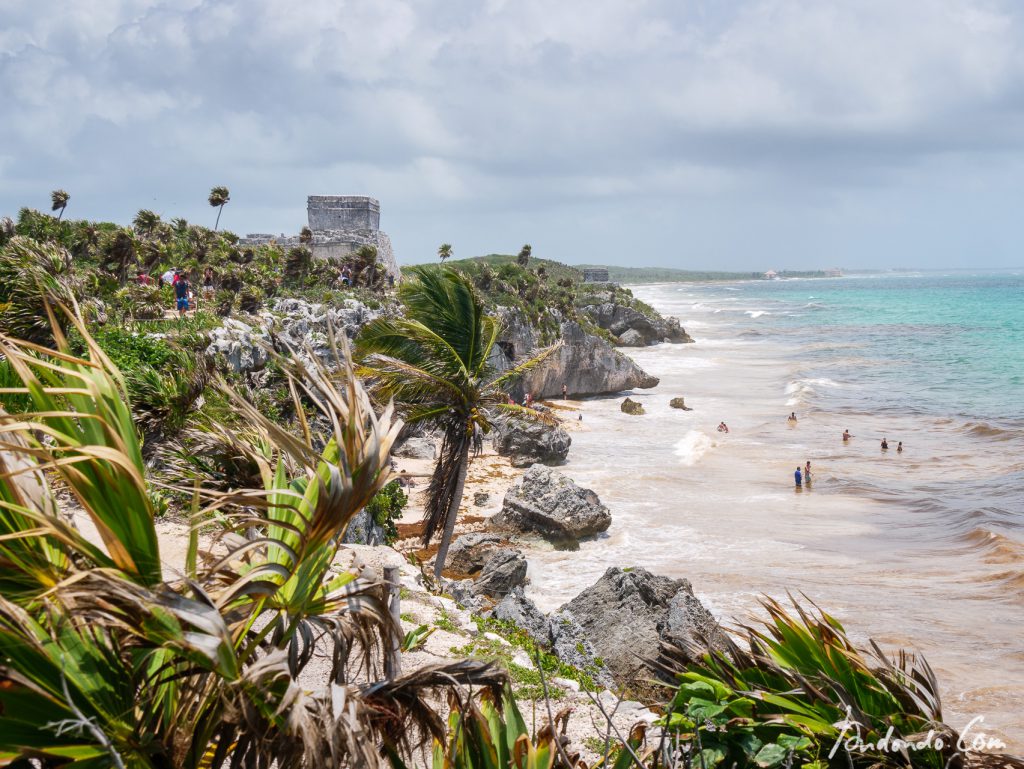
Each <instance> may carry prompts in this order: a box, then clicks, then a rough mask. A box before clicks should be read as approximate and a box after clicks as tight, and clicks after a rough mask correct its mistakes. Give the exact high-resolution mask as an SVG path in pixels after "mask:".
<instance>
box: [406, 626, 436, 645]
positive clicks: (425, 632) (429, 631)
mask: <svg viewBox="0 0 1024 769" xmlns="http://www.w3.org/2000/svg"><path fill="white" fill-rule="evenodd" d="M436 629H437V628H432V627H430V626H428V625H420V626H419V627H417V628H414V629H413V630H410V631H409V632H408V633H406V634H405V638H404V639H402V651H403V652H414V651H418V650H419V649H422V648H423V646H424V644H426V642H427V639H428V638H430V636H431V635H433V634H434V631H435V630H436Z"/></svg>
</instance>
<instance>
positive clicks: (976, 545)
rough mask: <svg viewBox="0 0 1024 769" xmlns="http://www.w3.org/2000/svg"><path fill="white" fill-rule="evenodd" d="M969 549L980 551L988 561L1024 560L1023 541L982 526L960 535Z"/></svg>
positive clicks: (999, 562) (1002, 562)
mask: <svg viewBox="0 0 1024 769" xmlns="http://www.w3.org/2000/svg"><path fill="white" fill-rule="evenodd" d="M961 540H962V541H963V542H964V543H966V545H967V548H968V549H969V550H974V551H976V552H979V553H982V554H983V557H984V558H985V560H986V561H988V562H989V563H996V564H1011V563H1022V562H1024V543H1022V542H1018V541H1017V540H1015V539H1011V538H1010V537H1008V536H1007V535H1005V534H999V533H998V532H995V531H991V530H989V529H986V528H984V527H981V526H979V527H977V528H974V529H971V530H970V531H968V532H967V533H966V534H964V535H963V536H962V537H961Z"/></svg>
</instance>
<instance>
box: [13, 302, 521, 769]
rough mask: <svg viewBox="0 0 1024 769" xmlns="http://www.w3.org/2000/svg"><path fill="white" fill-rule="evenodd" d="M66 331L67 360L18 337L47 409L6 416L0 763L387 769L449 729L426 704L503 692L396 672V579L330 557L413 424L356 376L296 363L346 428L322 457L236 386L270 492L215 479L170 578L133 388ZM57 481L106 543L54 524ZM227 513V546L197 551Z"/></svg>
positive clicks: (299, 379) (23, 361) (296, 375)
mask: <svg viewBox="0 0 1024 769" xmlns="http://www.w3.org/2000/svg"><path fill="white" fill-rule="evenodd" d="M69 322H70V323H71V324H72V325H73V326H74V327H75V328H76V330H77V332H78V334H79V335H80V336H81V338H82V339H83V340H84V342H85V345H86V354H85V356H84V357H77V356H76V355H74V354H73V351H72V349H71V346H70V344H69V342H68V340H67V339H66V338H65V337H64V335H63V334H62V333H61V332H60V330H59V328H58V329H55V331H54V335H55V340H56V344H57V348H58V349H56V350H52V351H47V350H44V349H41V348H39V347H36V346H33V345H30V344H27V343H23V342H19V341H16V340H13V339H11V338H10V337H9V336H5V335H0V353H2V355H3V356H4V357H5V358H6V359H7V360H8V361H10V364H11V366H12V367H13V369H14V370H15V371H16V372H17V374H18V376H19V378H20V379H21V382H22V385H23V386H22V387H21V388H20V391H19V394H21V395H25V396H28V397H30V398H31V400H32V408H33V410H32V411H29V412H26V413H24V414H12V415H0V564H2V567H3V568H0V712H2V713H3V715H4V717H3V718H2V719H0V764H3V765H7V764H11V763H18V762H21V763H22V764H23V765H24V763H25V762H26V761H28V760H29V759H31V760H34V761H36V762H37V763H42V764H43V765H47V766H55V765H62V766H81V767H83V769H85V768H86V767H99V766H119V767H133V768H136V767H137V768H138V769H163V768H164V767H170V766H173V767H184V768H186V769H187V768H190V767H195V768H196V769H198V768H199V767H220V766H225V765H230V766H239V767H241V766H245V767H257V768H260V769H262V768H264V767H267V768H269V767H271V766H276V767H282V768H286V769H287V768H291V767H295V768H296V769H298V767H306V766H310V765H313V764H316V765H323V766H331V767H342V766H366V767H376V766H380V765H381V764H382V759H381V753H380V750H381V749H382V748H383V749H384V750H386V751H388V752H389V753H390V754H391V755H395V756H398V755H406V756H408V755H410V754H411V747H412V745H413V744H414V743H415V741H416V740H417V738H422V737H424V736H426V735H433V736H434V737H435V738H436V739H444V726H443V722H442V721H441V720H440V716H439V715H438V714H437V713H436V712H435V711H434V709H433V706H432V705H431V704H430V702H431V701H430V700H429V699H428V698H426V697H425V695H426V694H428V693H430V692H434V691H436V690H438V689H441V690H451V689H452V687H453V686H458V685H459V684H466V683H469V682H473V683H475V684H477V685H483V686H491V687H495V686H498V685H500V682H501V680H502V677H501V675H500V674H498V673H496V672H494V671H492V670H490V669H489V668H487V667H486V666H485V665H482V664H479V663H453V664H449V665H445V666H440V667H437V668H427V669H423V670H419V671H416V672H414V673H411V674H409V675H407V676H405V677H403V678H397V679H393V680H388V679H386V678H384V679H382V678H380V670H381V668H382V660H381V659H380V657H379V653H380V650H381V649H384V648H391V647H390V645H391V643H392V642H393V641H394V640H395V639H396V633H397V629H396V628H395V627H394V625H393V623H392V621H391V619H390V614H389V612H388V610H387V606H386V605H385V600H384V596H383V593H382V591H381V589H380V586H379V585H378V584H376V583H372V582H366V581H364V580H363V579H361V578H360V577H359V576H358V575H357V574H356V573H354V572H341V573H336V572H334V571H332V568H331V567H332V563H333V561H334V556H335V554H336V553H337V550H338V547H339V543H340V539H341V535H342V533H343V532H344V529H345V527H346V526H347V523H348V521H349V520H351V519H352V517H353V516H355V515H356V513H357V512H358V511H359V510H361V509H362V508H363V507H364V506H365V504H366V503H367V502H368V501H369V499H370V498H371V497H372V496H373V495H374V494H375V493H376V492H377V491H378V490H379V489H380V488H381V487H382V486H383V485H384V484H385V483H386V482H387V481H388V479H389V477H388V476H389V472H390V469H389V462H388V451H389V449H390V446H391V444H392V442H393V441H394V439H395V436H396V435H397V433H398V430H399V428H400V423H397V422H395V421H394V420H393V416H392V413H391V411H390V410H385V412H384V413H383V414H382V415H381V416H379V417H378V416H377V415H376V414H375V413H374V411H373V409H372V407H371V405H370V402H369V400H368V398H367V397H366V395H365V393H364V392H363V391H362V389H361V387H360V386H359V384H358V382H357V381H356V380H355V378H354V377H353V375H352V371H351V368H350V367H348V366H346V365H344V364H343V365H342V368H341V375H340V379H339V378H334V377H332V376H331V375H329V374H328V373H327V372H326V370H324V369H323V368H319V367H314V368H313V369H310V368H307V367H305V366H304V365H303V364H301V363H299V362H284V363H283V364H282V365H283V366H284V367H285V369H286V371H287V374H288V376H289V378H290V379H289V381H290V382H291V384H292V387H293V391H294V392H295V393H296V397H298V393H299V392H300V391H301V392H302V394H303V397H304V398H305V399H306V400H307V401H308V402H309V403H311V404H313V407H314V408H317V409H318V410H320V411H321V413H322V414H323V415H324V418H325V419H326V421H327V423H329V424H331V425H332V428H333V430H332V435H331V436H330V437H329V439H328V441H327V443H326V445H322V444H318V445H320V448H319V449H318V448H315V447H314V443H313V441H312V439H311V436H310V434H309V432H308V430H303V431H302V433H301V435H299V436H296V435H293V434H291V433H288V432H286V431H284V430H282V429H280V428H279V427H277V426H276V425H273V423H270V422H269V421H268V420H267V419H266V418H265V417H263V415H262V414H261V413H260V412H259V410H258V409H256V408H255V407H253V406H252V405H251V404H248V403H247V402H245V401H244V399H242V398H241V397H239V396H237V395H233V394H232V393H230V392H229V393H227V397H230V398H231V399H232V400H233V402H234V403H235V404H236V406H237V407H238V408H239V410H240V411H242V412H243V414H244V417H245V419H246V420H248V421H250V422H251V423H253V424H256V425H259V426H260V428H261V429H263V430H265V431H266V433H267V434H268V435H269V436H270V439H271V440H272V441H273V444H274V446H273V449H272V452H273V453H272V458H271V459H269V460H266V461H265V462H264V464H263V467H262V469H263V470H265V472H264V473H261V477H262V478H263V481H264V482H263V484H262V487H261V488H256V489H250V490H238V491H230V492H223V493H222V492H218V491H216V490H209V489H204V488H202V487H197V488H196V489H195V490H194V499H195V509H196V514H195V516H194V526H193V530H192V535H191V538H190V541H189V547H188V554H187V556H186V558H185V562H184V563H182V564H180V565H179V567H180V571H179V570H178V569H175V570H174V571H173V572H171V573H169V574H167V575H165V574H164V568H163V562H162V555H164V554H162V552H161V548H160V542H159V540H158V538H157V535H156V530H155V528H154V523H153V522H154V517H155V515H156V514H157V513H158V508H157V506H156V505H155V503H154V495H153V494H152V490H151V489H150V488H149V485H148V483H147V482H146V480H145V474H144V465H143V460H142V453H141V446H140V443H139V440H138V438H137V436H136V431H135V429H134V427H133V424H132V411H131V406H130V397H129V394H128V391H127V386H126V384H125V381H124V378H123V377H122V375H121V374H120V372H119V371H118V370H117V368H116V366H115V365H114V364H113V363H112V361H111V360H110V359H109V357H107V356H106V355H105V354H104V352H103V350H102V348H100V347H99V345H97V344H96V342H95V341H94V340H93V339H92V338H91V337H90V336H89V334H88V332H87V331H86V329H85V327H84V324H82V322H81V321H80V320H79V319H77V318H75V317H74V316H70V317H69ZM335 381H337V382H339V385H338V387H336V386H335V385H334V384H332V382H335ZM289 468H293V469H292V470H289ZM51 476H52V477H54V478H57V479H59V481H60V482H61V484H62V485H64V486H65V487H66V488H67V489H69V490H70V491H71V493H72V494H73V495H74V496H75V498H76V499H77V501H78V503H79V505H80V506H81V509H82V513H81V514H82V515H84V516H86V517H87V518H88V519H90V521H91V522H92V524H93V526H94V527H95V529H96V531H97V532H98V538H97V539H95V540H90V539H88V538H86V537H85V536H83V534H82V533H81V531H80V530H79V529H78V528H76V527H73V526H70V525H69V524H68V523H67V522H66V521H65V519H64V518H63V517H62V516H61V515H59V514H58V511H57V510H56V506H55V504H54V502H53V499H54V496H53V492H52V490H51V488H50V477H51ZM156 504H157V505H158V504H159V503H158V502H157V503H156ZM209 525H214V526H216V527H218V528H219V529H221V530H222V531H223V537H222V538H221V540H220V543H219V547H222V548H223V549H222V550H219V551H218V550H217V543H216V542H215V543H214V546H213V550H214V551H215V552H218V553H223V554H224V555H223V557H214V558H209V559H204V560H202V561H200V559H199V558H198V551H199V532H200V529H201V528H202V527H205V526H209ZM242 531H249V532H254V533H255V536H254V537H253V538H251V539H246V538H244V537H240V536H239V533H240V532H242ZM180 575H184V577H185V578H182V576H180ZM314 648H321V649H324V650H325V652H326V654H327V658H328V659H330V660H332V670H331V671H330V675H329V679H328V680H326V681H325V682H324V685H323V686H322V687H321V688H319V689H316V690H313V691H311V690H310V689H309V686H308V684H306V683H303V684H300V683H299V676H300V675H302V673H303V671H304V670H305V669H306V667H307V665H308V663H309V661H310V660H311V659H312V657H313V651H314ZM460 696H461V695H460Z"/></svg>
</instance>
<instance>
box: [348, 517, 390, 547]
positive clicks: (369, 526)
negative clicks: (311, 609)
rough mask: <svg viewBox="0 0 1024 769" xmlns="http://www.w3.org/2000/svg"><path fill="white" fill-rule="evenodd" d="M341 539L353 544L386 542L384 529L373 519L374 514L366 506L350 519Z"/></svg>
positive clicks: (380, 543) (381, 543) (379, 543)
mask: <svg viewBox="0 0 1024 769" xmlns="http://www.w3.org/2000/svg"><path fill="white" fill-rule="evenodd" d="M341 541H342V542H344V543H345V544H352V545H383V544H385V542H386V540H385V537H384V529H383V528H381V526H379V525H378V524H377V522H376V521H375V520H373V516H371V515H370V513H369V511H368V510H366V509H365V508H364V509H362V510H360V511H359V512H358V513H356V514H355V516H353V518H352V520H351V521H349V524H348V528H346V529H345V536H343V537H342V538H341Z"/></svg>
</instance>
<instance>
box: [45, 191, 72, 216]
mask: <svg viewBox="0 0 1024 769" xmlns="http://www.w3.org/2000/svg"><path fill="white" fill-rule="evenodd" d="M70 199H71V196H70V195H69V194H68V193H67V192H65V191H64V190H54V191H53V192H51V193H50V201H51V203H52V205H51V206H50V210H51V211H60V214H59V215H58V216H57V221H58V222H59V221H60V220H61V219H62V218H63V217H64V209H65V208H67V207H68V201H69V200H70Z"/></svg>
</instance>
